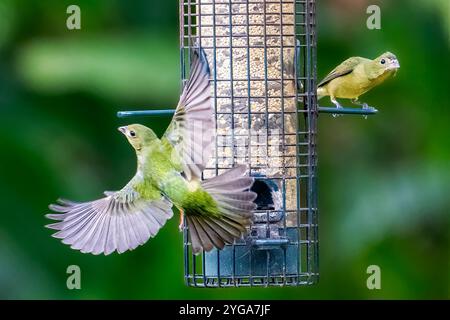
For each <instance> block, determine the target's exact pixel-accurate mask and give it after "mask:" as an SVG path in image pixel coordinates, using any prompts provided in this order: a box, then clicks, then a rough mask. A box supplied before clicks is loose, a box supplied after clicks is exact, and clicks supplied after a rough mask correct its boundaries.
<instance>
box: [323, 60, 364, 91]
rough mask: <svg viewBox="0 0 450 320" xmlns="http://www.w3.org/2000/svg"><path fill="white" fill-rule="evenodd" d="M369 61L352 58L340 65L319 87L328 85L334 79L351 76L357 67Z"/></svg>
mask: <svg viewBox="0 0 450 320" xmlns="http://www.w3.org/2000/svg"><path fill="white" fill-rule="evenodd" d="M366 60H368V59H366V58H362V57H351V58H348V59H347V60H345V61H344V62H342V63H341V64H340V65H338V66H337V67H336V68H334V69H333V71H331V72H330V73H329V74H328V75H327V76H326V77H325V78H324V79H323V80H322V81H320V82H319V84H318V85H317V87H321V86H323V85H326V84H327V83H328V82H330V81H331V80H333V79H336V78H339V77H342V76H345V75H346V74H349V73H350V72H352V71H353V69H355V67H356V66H357V65H358V64H360V63H362V62H364V61H366Z"/></svg>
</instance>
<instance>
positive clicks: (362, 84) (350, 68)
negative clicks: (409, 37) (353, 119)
mask: <svg viewBox="0 0 450 320" xmlns="http://www.w3.org/2000/svg"><path fill="white" fill-rule="evenodd" d="M399 68H400V64H399V62H398V60H397V57H396V56H395V55H394V54H392V53H390V52H386V53H383V54H382V55H381V56H379V57H378V58H375V59H373V60H370V59H366V58H362V57H351V58H349V59H347V60H345V61H344V62H342V63H341V64H340V65H338V66H337V67H336V68H335V69H334V70H333V71H331V72H330V73H329V74H328V75H327V76H326V77H325V78H324V79H323V80H322V81H321V82H320V83H319V84H318V85H317V97H318V99H321V98H323V97H325V96H330V100H331V102H332V103H333V104H334V105H335V106H336V107H337V108H342V106H341V105H340V104H339V102H338V101H337V100H336V98H343V99H352V102H353V103H354V104H357V105H360V106H362V107H363V108H364V109H368V108H370V107H369V106H368V105H367V104H366V103H361V102H359V101H358V98H359V97H360V96H361V95H362V94H364V93H366V92H367V91H369V90H371V89H372V88H374V87H376V86H377V85H379V84H381V83H383V82H384V81H385V80H386V79H387V78H389V77H390V76H391V75H393V74H395V73H396V72H397V70H398V69H399Z"/></svg>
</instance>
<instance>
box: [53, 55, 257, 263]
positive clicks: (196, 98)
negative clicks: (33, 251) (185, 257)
mask: <svg viewBox="0 0 450 320" xmlns="http://www.w3.org/2000/svg"><path fill="white" fill-rule="evenodd" d="M209 77H210V75H209V68H208V63H207V62H206V58H205V57H204V53H203V52H202V51H201V52H200V51H194V52H193V59H192V64H191V73H190V77H189V80H188V81H187V83H186V85H185V87H184V90H183V92H182V94H181V97H180V101H179V103H178V106H177V108H176V111H175V115H174V117H173V119H172V122H171V123H170V125H169V127H168V128H167V130H166V132H165V133H164V135H163V136H162V138H161V139H159V138H158V137H157V136H156V134H155V133H154V132H153V131H152V130H151V129H150V128H147V127H145V126H143V125H140V124H133V125H129V126H124V127H120V128H119V131H120V132H122V133H123V134H124V135H125V136H126V138H127V139H128V142H129V143H130V144H131V145H132V147H133V148H134V150H135V151H136V156H137V172H136V174H135V175H134V177H133V178H132V179H131V180H130V181H129V182H128V184H127V185H126V186H125V187H124V188H123V189H121V190H120V191H116V192H108V191H107V192H105V197H104V198H101V199H98V200H94V201H89V202H73V201H68V200H63V199H59V200H58V204H51V205H50V206H49V208H50V209H51V210H52V211H54V212H56V213H51V214H47V215H46V217H47V218H49V219H53V220H57V221H58V222H56V223H52V224H49V225H47V227H48V228H50V229H54V230H57V232H56V233H54V234H53V236H54V237H55V238H59V239H61V240H62V242H63V243H65V244H67V245H70V246H71V248H72V249H76V250H80V251H81V252H83V253H92V254H101V253H103V254H105V255H108V254H110V253H112V252H114V251H117V252H118V253H122V252H125V251H127V250H133V249H135V248H136V247H138V246H139V245H143V244H144V243H146V242H147V241H148V240H149V238H150V237H154V236H155V235H156V234H157V233H158V231H159V229H160V228H161V227H162V226H163V225H164V224H165V223H166V221H167V220H168V219H170V218H171V217H172V216H173V212H172V205H174V206H175V207H177V208H178V209H179V211H180V213H181V216H182V218H181V219H182V222H181V223H180V228H181V226H182V224H183V221H184V220H185V223H186V226H187V228H188V234H189V239H190V242H191V245H192V252H193V253H194V254H198V253H200V252H202V251H203V250H204V251H210V250H212V249H214V248H217V249H222V248H223V247H224V245H225V244H231V243H233V242H234V240H235V239H238V238H241V237H242V236H243V235H244V234H245V233H246V231H247V227H248V226H250V225H251V223H252V217H253V210H255V208H256V205H255V203H254V202H253V201H254V200H255V198H256V193H254V192H252V191H250V188H251V186H252V185H253V182H254V179H253V178H251V177H249V176H248V175H247V174H246V171H247V168H246V166H245V165H238V166H236V167H234V168H232V169H229V170H228V171H226V172H224V173H223V174H221V175H218V176H216V177H214V178H211V179H208V180H202V179H201V175H202V171H203V169H204V168H205V166H206V161H207V160H208V159H209V157H210V155H211V150H212V143H213V141H214V132H215V120H214V114H213V107H212V103H211V93H210V80H209Z"/></svg>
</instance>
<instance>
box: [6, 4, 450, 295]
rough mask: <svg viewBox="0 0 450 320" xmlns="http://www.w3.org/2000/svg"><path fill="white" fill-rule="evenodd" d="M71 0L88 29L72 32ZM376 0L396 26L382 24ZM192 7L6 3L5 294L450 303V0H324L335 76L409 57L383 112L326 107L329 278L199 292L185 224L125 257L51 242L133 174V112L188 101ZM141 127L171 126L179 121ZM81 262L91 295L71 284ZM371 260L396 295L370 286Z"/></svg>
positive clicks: (322, 173)
mask: <svg viewBox="0 0 450 320" xmlns="http://www.w3.org/2000/svg"><path fill="white" fill-rule="evenodd" d="M69 4H78V5H80V7H81V10H82V30H79V31H68V30H67V29H66V27H65V20H66V17H67V14H66V7H67V6H68V5H69ZM369 4H378V5H380V7H381V9H382V30H373V31H371V30H368V29H366V27H365V20H366V18H367V15H366V13H365V8H366V7H367V6H368V5H369ZM177 12H178V3H177V1H156V0H139V1H132V2H131V1H123V0H121V1H119V0H113V1H111V0H108V1H107V0H99V1H87V0H84V1H56V0H54V1H37V0H36V1H32V0H17V1H13V0H2V1H1V2H0V17H1V18H0V112H1V117H0V119H1V120H0V121H1V125H0V136H1V145H2V148H0V159H1V164H2V170H0V181H1V183H0V194H1V197H2V198H1V200H2V201H1V213H2V214H1V217H0V298H10V299H11V298H20V299H26V298H34V299H47V298H59V299H80V298H84V299H91V298H122V299H128V298H129V299H131V298H137V299H145V298H151V299H169V298H178V299H180V298H209V299H219V298H222V299H233V298H260V299H264V298H275V299H301V298H344V299H345V298H367V299H376V298H390V299H396V298H402V299H407V298H449V284H450V283H449V270H450V268H449V267H450V265H449V262H450V261H449V244H450V239H449V232H448V231H449V212H450V199H449V196H448V192H449V190H450V170H449V169H450V168H449V162H450V148H448V140H449V137H450V134H449V127H448V120H449V117H450V108H449V103H448V101H450V97H449V94H450V93H449V91H450V90H448V83H449V76H448V70H450V68H449V67H450V65H449V64H450V61H449V59H448V57H449V45H450V41H449V39H450V38H449V37H450V30H449V27H450V17H449V12H450V10H449V2H448V1H447V0H433V1H428V0H421V1H412V0H410V1H407V0H399V1H393V0H391V1H366V0H358V1H356V0H327V1H325V0H324V1H318V8H317V13H318V17H317V19H318V39H319V40H318V74H319V78H320V77H323V76H324V75H325V74H326V73H327V72H328V71H329V70H330V69H331V68H332V67H334V66H335V65H336V64H337V63H338V62H340V61H341V60H343V59H345V58H346V57H348V56H352V55H361V56H367V57H375V56H377V55H379V54H380V53H381V52H384V51H387V50H389V51H392V52H394V53H395V54H397V56H398V58H399V60H400V64H401V69H400V71H399V73H398V75H397V77H395V78H394V79H391V80H389V81H388V82H386V83H385V84H383V85H382V86H380V87H379V88H376V89H375V90H373V92H370V93H369V94H367V95H366V96H364V97H363V99H362V100H364V101H366V102H368V103H369V104H371V105H373V106H376V107H377V108H378V109H379V110H380V112H379V114H378V115H376V116H373V117H370V118H369V119H368V120H363V119H362V118H360V117H355V116H345V117H340V118H337V119H334V118H332V117H329V116H327V115H321V116H320V119H319V208H320V241H321V245H320V260H321V263H320V264H321V266H320V272H321V281H320V283H319V284H318V285H316V286H314V287H307V288H283V289H280V288H275V289H221V290H210V289H206V290H202V289H192V288H187V287H185V286H184V284H183V253H182V238H181V234H179V233H178V230H177V223H178V221H177V219H172V220H171V221H170V222H169V223H168V224H167V225H166V227H165V228H163V229H162V230H161V232H160V234H158V236H157V237H156V238H155V239H152V240H151V241H150V242H149V243H147V244H146V245H145V246H143V247H140V248H139V249H137V250H135V251H133V252H130V253H127V254H124V255H112V256H108V257H103V256H98V257H97V256H90V255H83V254H81V253H79V252H75V251H73V250H70V249H69V248H68V247H66V246H64V245H62V244H60V243H59V242H58V241H57V240H55V239H53V238H51V237H50V234H51V231H50V230H46V229H44V227H43V225H44V224H46V223H47V221H46V220H45V218H44V217H43V214H44V213H45V212H46V210H47V209H46V207H47V205H48V203H49V202H51V201H53V200H54V199H56V198H57V197H59V196H64V197H68V198H72V199H79V200H88V199H92V198H95V197H98V196H99V195H100V194H101V192H103V190H106V189H109V190H113V189H118V188H120V187H121V186H122V185H123V184H124V183H125V182H126V181H128V179H129V178H130V176H131V175H132V174H133V171H134V170H135V168H134V163H135V159H134V155H133V152H132V150H131V148H130V147H129V146H128V145H127V143H125V141H124V140H123V137H121V136H120V135H119V134H118V133H117V131H116V127H117V126H119V125H123V124H124V123H127V121H124V120H120V119H117V118H115V113H116V112H117V111H118V110H120V107H123V108H130V109H133V108H151V107H172V106H174V105H175V104H176V102H177V95H178V92H179V56H178V54H179V51H178V45H177V41H178V13H177ZM328 103H329V102H328V101H327V100H326V99H324V100H321V104H323V105H326V104H328ZM140 121H142V122H143V123H144V124H146V125H149V126H151V127H152V128H154V129H155V131H156V132H157V133H161V132H162V131H163V130H164V128H165V127H166V125H167V123H168V121H169V119H165V118H161V119H158V118H154V119H142V120H140ZM71 264H77V265H79V266H80V267H81V270H82V290H79V291H69V290H67V289H66V286H65V284H66V277H67V275H66V273H65V271H66V268H67V266H68V265H71ZM371 264H377V265H379V266H380V267H381V270H382V290H379V291H370V290H368V289H367V288H366V278H367V274H366V268H367V266H369V265H371Z"/></svg>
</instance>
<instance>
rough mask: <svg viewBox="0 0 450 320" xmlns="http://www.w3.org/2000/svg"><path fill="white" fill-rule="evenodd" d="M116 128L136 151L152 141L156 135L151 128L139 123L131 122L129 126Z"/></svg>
mask: <svg viewBox="0 0 450 320" xmlns="http://www.w3.org/2000/svg"><path fill="white" fill-rule="evenodd" d="M118 130H119V131H120V132H122V133H123V134H124V135H125V137H127V139H128V142H129V143H130V144H131V145H132V146H133V148H134V149H135V150H136V151H141V150H142V148H144V147H146V146H148V145H149V144H151V143H152V141H154V140H155V139H157V136H156V135H155V133H154V132H153V131H152V129H150V128H147V127H146V126H143V125H141V124H131V125H129V126H124V127H119V128H118Z"/></svg>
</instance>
